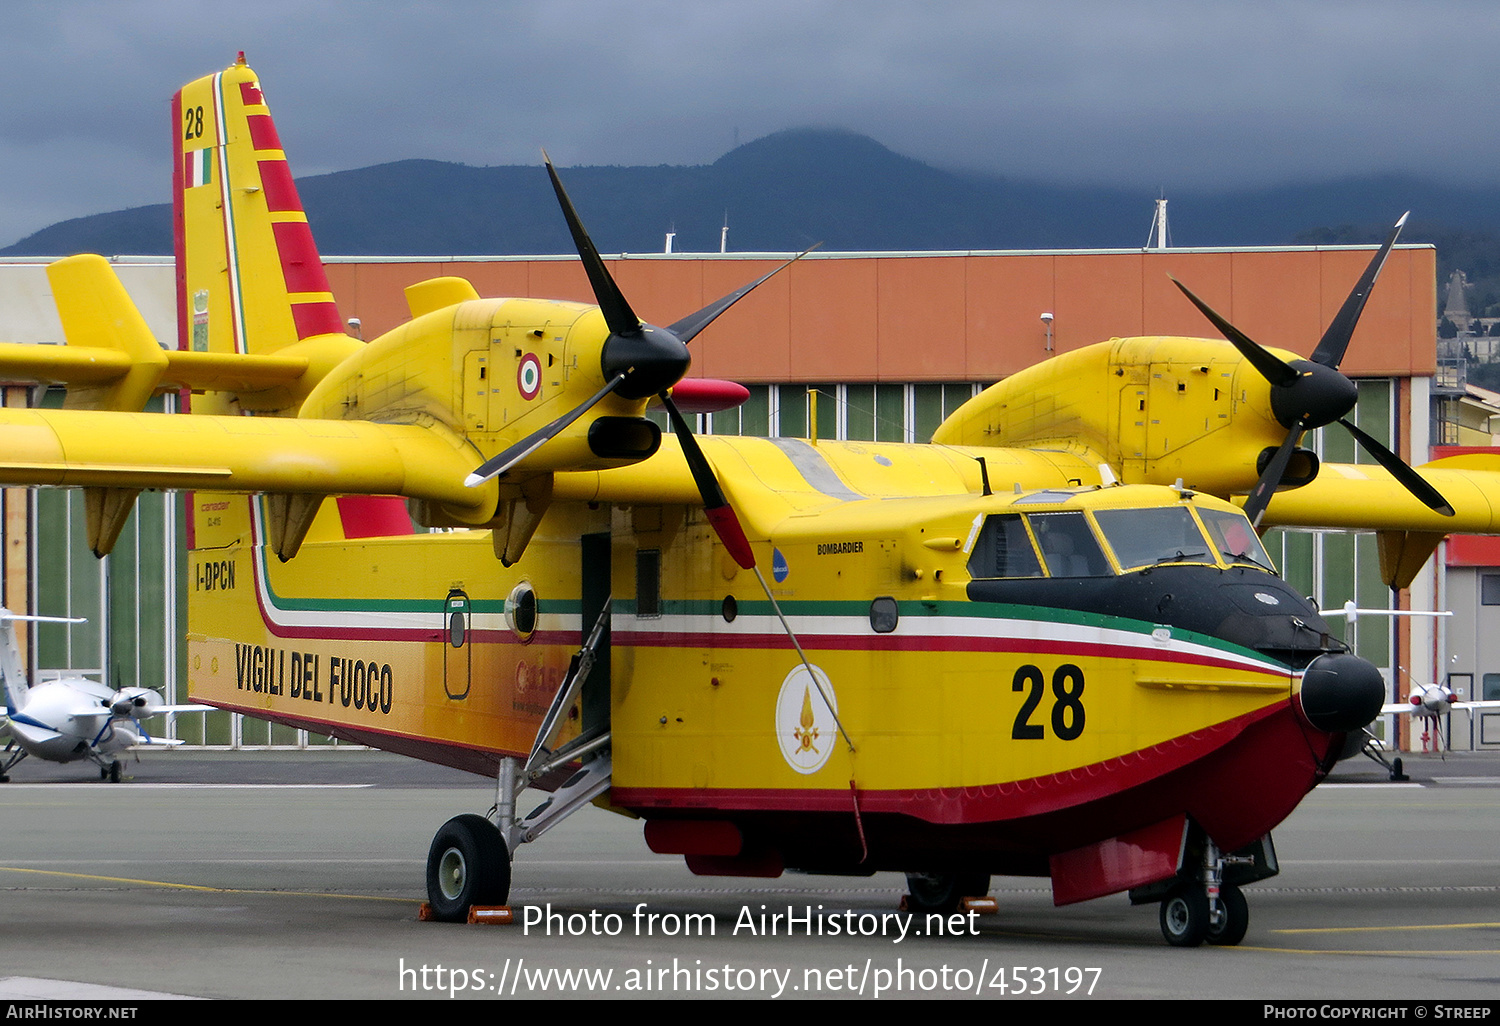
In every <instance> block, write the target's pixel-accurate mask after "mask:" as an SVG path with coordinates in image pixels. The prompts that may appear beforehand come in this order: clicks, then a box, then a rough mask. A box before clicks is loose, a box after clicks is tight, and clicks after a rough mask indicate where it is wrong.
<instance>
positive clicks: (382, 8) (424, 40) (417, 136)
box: [0, 0, 1500, 245]
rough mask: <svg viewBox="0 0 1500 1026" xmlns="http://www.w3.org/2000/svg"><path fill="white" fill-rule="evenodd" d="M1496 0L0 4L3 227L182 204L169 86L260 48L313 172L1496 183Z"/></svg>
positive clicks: (18, 0) (1177, 184) (296, 151)
mask: <svg viewBox="0 0 1500 1026" xmlns="http://www.w3.org/2000/svg"><path fill="white" fill-rule="evenodd" d="M1497 44H1500V3H1496V2H1495V0H1426V2H1423V0H1390V2H1381V0H1365V2H1352V0H1350V2H1341V0H1297V2H1288V3H1280V2H1262V0H1235V2H1218V0H1183V2H1174V0H1049V2H1046V3H1043V2H1040V0H1022V2H1009V0H949V2H945V0H924V2H920V3H918V2H905V0H453V2H438V0H431V2H425V3H417V2H396V0H365V2H358V3H355V2H332V0H327V2H320V0H252V2H245V0H239V2H237V3H223V2H219V0H190V2H181V0H45V2H32V0H4V2H3V6H0V84H3V93H0V245H8V244H9V243H11V242H14V241H16V240H17V239H19V238H21V237H22V236H24V235H27V234H29V233H30V232H32V231H35V230H37V229H39V228H41V227H44V226H46V225H48V224H51V223H53V222H55V221H58V220H61V219H63V218H67V217H75V216H80V215H83V214H92V213H98V212H101V211H106V210H117V209H121V208H124V207H130V206H139V205H141V204H145V203H158V202H166V201H167V200H168V199H169V189H168V175H169V164H170V161H169V152H170V151H169V146H170V141H171V137H170V136H169V135H168V132H169V130H170V128H171V126H170V125H169V124H168V120H169V119H168V109H169V108H168V105H169V103H170V100H171V96H172V94H173V93H174V92H175V91H176V89H177V88H178V87H179V86H180V85H182V84H183V83H184V82H187V81H189V80H191V79H193V78H197V77H199V76H201V75H205V74H208V73H211V72H213V71H217V70H220V69H222V68H223V67H224V66H226V65H228V64H229V63H231V62H232V61H233V59H234V56H235V52H236V51H237V50H244V51H245V53H246V55H247V59H248V61H249V63H250V66H251V67H252V68H254V69H255V70H256V72H257V73H258V74H259V76H260V80H261V84H262V86H263V88H264V90H265V94H266V97H267V100H268V102H269V103H270V105H271V111H272V113H273V115H274V116H275V118H276V122H277V126H278V128H279V129H280V133H281V138H282V141H283V143H284V144H285V145H286V148H287V153H288V157H289V159H290V161H291V165H292V170H293V173H294V174H297V175H299V176H305V175H311V174H318V173H321V172H326V171H336V170H342V169H345V168H352V167H362V166H366V165H369V164H376V163H382V162H384V161H389V160H398V159H402V158H407V157H430V158H435V159H441V160H453V161H460V162H463V163H467V164H476V165H489V164H519V163H536V162H537V161H538V149H539V147H541V146H543V145H545V146H546V147H547V149H548V151H549V152H550V153H551V155H552V157H553V159H554V161H556V162H557V163H558V164H559V165H562V166H566V165H572V164H698V163H708V162H711V161H713V160H714V159H716V158H718V157H719V156H721V155H722V154H723V153H724V152H726V151H727V150H729V149H730V148H732V147H733V146H734V144H735V142H736V140H738V141H741V142H748V141H750V140H752V139H755V138H758V137H760V136H762V135H766V134H768V133H770V132H774V131H776V130H778V129H782V128H788V127H793V126H800V125H819V126H830V127H842V128H849V129H853V130H855V131H859V132H863V133H865V134H867V135H870V136H873V137H874V138H875V139H877V140H879V141H880V142H882V143H884V144H885V145H887V146H889V147H890V148H891V149H894V150H896V151H897V152H900V153H904V154H907V155H910V156H914V157H918V158H921V159H923V160H926V161H927V162H929V163H933V164H937V165H940V166H946V167H956V168H973V169H980V170H984V171H990V172H994V173H999V174H1004V175H1009V176H1013V177H1024V178H1043V179H1052V180H1066V181H1070V182H1089V183H1099V184H1112V185H1122V186H1129V187H1139V188H1141V189H1142V190H1144V191H1147V192H1150V193H1152V194H1154V192H1155V190H1156V189H1157V188H1158V187H1164V188H1165V189H1166V190H1167V193H1168V196H1170V195H1171V191H1172V190H1173V189H1174V188H1182V189H1187V188H1200V187H1211V186H1214V185H1223V186H1242V185H1271V184H1275V183H1277V182H1281V181H1288V180H1293V179H1308V178H1315V179H1316V178H1325V179H1326V178H1333V177H1338V176H1342V175H1349V174H1360V173H1366V172H1372V171H1399V172H1413V173H1417V174H1421V175H1424V176H1427V177H1431V178H1437V179H1443V180H1450V181H1458V182H1467V183H1472V182H1485V183H1491V184H1500V104H1497V102H1496V95H1497V93H1500V71H1497V67H1496V62H1497V60H1500V45H1497Z"/></svg>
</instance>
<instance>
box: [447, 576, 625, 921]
mask: <svg viewBox="0 0 1500 1026" xmlns="http://www.w3.org/2000/svg"><path fill="white" fill-rule="evenodd" d="M608 622H609V603H608V602H606V603H605V604H604V611H603V612H601V613H600V614H599V618H598V620H597V621H596V622H595V624H594V629H593V631H592V632H590V634H589V638H588V641H586V642H585V643H584V646H583V648H582V650H580V651H579V653H578V655H577V656H575V657H574V659H573V664H572V666H570V667H569V669H568V675H567V677H566V678H565V679H564V680H563V682H562V684H561V686H559V687H558V689H557V694H556V695H555V696H554V697H553V699H552V706H551V708H549V709H548V710H547V715H546V716H544V717H543V718H542V725H541V727H540V728H539V729H538V730H537V735H536V741H535V743H534V744H533V745H532V748H531V755H530V756H529V757H528V758H527V759H526V761H525V763H522V762H521V760H520V759H517V758H513V757H510V756H506V757H505V758H503V759H501V760H500V770H499V774H498V781H497V784H496V797H495V804H494V806H493V807H491V809H490V812H489V816H488V817H486V816H476V815H473V814H469V815H464V816H455V817H454V818H452V819H450V820H449V821H448V822H446V823H444V824H443V826H442V828H441V829H439V830H438V832H437V835H436V836H435V837H433V839H432V846H431V847H430V848H429V849H428V851H427V906H428V914H429V915H430V917H431V918H433V919H437V920H440V921H442V922H445V923H460V922H463V921H464V920H465V919H467V918H468V915H469V909H470V908H471V907H473V906H476V905H477V906H495V905H504V904H505V903H506V899H507V898H509V896H510V860H511V856H512V854H513V853H514V852H515V850H516V847H517V846H518V845H522V844H526V843H527V842H529V841H534V840H536V839H537V838H538V837H540V836H541V835H542V834H544V833H546V832H547V831H548V830H550V829H552V828H553V827H554V826H556V825H557V824H558V823H561V822H562V821H563V820H564V819H566V818H567V817H568V816H570V815H572V814H573V813H574V812H576V811H578V810H579V809H581V808H583V806H585V805H587V804H588V803H589V802H591V801H593V800H594V798H596V797H598V796H599V795H600V794H602V793H603V792H604V791H606V790H608V788H609V785H610V780H611V779H612V776H613V762H612V760H611V758H610V748H609V742H610V734H609V731H608V730H597V731H593V732H587V733H584V734H581V735H579V736H578V737H576V738H574V739H573V740H571V741H569V742H567V743H566V744H564V745H562V746H561V747H559V748H557V749H555V750H554V749H551V748H549V747H548V746H549V745H551V744H552V743H553V742H554V740H555V735H556V734H557V731H558V727H560V726H561V725H562V723H563V722H565V720H566V718H567V712H568V710H569V709H570V708H571V707H572V705H573V701H574V699H575V698H577V696H578V694H579V692H580V690H581V689H582V687H583V682H584V681H585V680H586V679H587V678H588V675H589V670H591V669H592V668H593V665H594V653H595V652H596V651H597V650H598V646H599V643H600V640H601V639H602V638H603V636H604V626H605V625H606V624H607V623H608ZM581 760H587V761H584V762H583V765H582V767H581V768H580V769H578V770H577V771H576V772H575V773H574V774H573V775H572V776H570V777H569V778H568V779H567V780H566V781H564V782H563V784H562V786H561V787H559V788H557V789H556V790H555V791H553V792H552V796H551V797H550V798H548V799H547V800H546V801H544V802H542V803H541V804H540V805H538V806H537V807H536V808H534V809H532V810H531V811H530V812H529V813H527V814H526V815H525V816H522V817H520V818H519V819H518V818H517V817H516V795H517V794H518V793H519V792H520V791H522V790H523V789H525V788H526V787H528V786H530V785H531V784H534V783H536V782H537V781H538V780H540V779H541V778H542V777H544V776H546V775H547V774H549V773H551V772H553V771H555V770H557V769H560V768H562V767H564V766H567V765H568V764H569V763H572V762H577V761H581Z"/></svg>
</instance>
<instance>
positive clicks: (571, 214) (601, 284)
mask: <svg viewBox="0 0 1500 1026" xmlns="http://www.w3.org/2000/svg"><path fill="white" fill-rule="evenodd" d="M542 159H543V161H544V162H545V163H546V167H547V175H548V177H549V178H550V179H551V180H552V189H553V192H555V193H556V194H557V202H558V204H559V206H561V207H562V211H563V217H564V218H566V219H567V222H568V231H569V232H570V233H572V236H573V245H574V246H575V247H576V248H577V250H578V256H579V259H580V260H582V261H583V267H584V271H585V273H587V275H588V279H589V285H590V287H591V288H592V289H593V292H594V299H595V301H596V302H597V303H598V305H599V309H600V311H601V312H602V313H603V314H604V322H605V324H606V325H607V326H608V327H609V337H608V338H607V339H605V342H604V346H603V348H602V352H601V356H600V369H601V370H602V372H603V376H604V379H605V385H604V387H603V388H601V389H599V391H597V392H595V393H594V394H593V395H591V396H590V397H589V398H588V399H586V400H584V401H583V402H582V403H580V404H579V405H578V406H575V407H574V408H573V409H571V410H569V411H568V412H567V413H565V414H563V415H562V416H561V417H558V418H556V419H555V420H553V421H551V422H550V423H548V424H546V425H545V426H543V427H541V428H539V429H538V430H536V431H533V432H532V433H531V434H529V435H527V436H526V437H525V438H523V439H521V440H520V441H518V442H516V443H515V444H513V445H511V446H510V447H508V448H507V449H506V450H505V451H504V452H501V453H499V454H497V455H495V456H492V457H490V458H489V459H487V460H485V461H484V463H482V464H481V465H480V466H479V467H478V468H477V469H475V471H474V473H472V474H470V475H469V476H468V477H467V478H465V479H464V483H465V484H466V485H468V486H469V487H474V486H476V485H480V484H483V483H484V482H485V481H488V480H489V479H490V478H492V477H495V476H497V475H499V474H503V473H505V472H506V471H507V470H509V469H510V468H511V467H513V466H515V465H516V464H517V463H519V462H520V461H521V460H523V459H525V458H526V457H527V456H529V455H530V454H531V453H533V452H535V451H536V450H537V449H539V448H541V447H542V446H543V445H545V444H546V443H547V442H548V441H549V440H551V439H552V438H554V437H556V436H557V435H558V434H559V433H561V432H562V431H563V430H565V429H566V428H567V427H568V425H570V424H572V423H573V422H574V421H575V420H577V419H578V418H579V417H581V416H583V415H584V414H585V413H587V412H588V411H589V410H590V409H592V408H593V407H594V406H595V405H597V404H598V403H600V402H601V401H603V400H604V398H605V397H606V396H608V395H611V394H614V395H619V396H621V397H623V398H625V399H645V398H646V397H648V396H651V395H660V397H661V400H662V403H663V404H664V405H665V406H666V409H667V416H668V417H669V418H670V419H671V422H672V430H673V431H674V432H676V434H677V437H678V440H679V441H680V443H681V445H682V453H683V456H684V458H685V459H686V460H687V463H688V469H689V470H690V471H691V472H692V475H693V481H694V483H696V484H697V486H698V493H699V495H701V496H702V498H703V507H704V512H705V513H706V514H707V515H708V521H709V523H710V524H711V525H712V526H713V528H714V531H715V533H717V534H718V536H719V539H720V540H721V541H722V542H723V543H724V546H725V548H727V549H728V550H729V552H730V554H731V555H732V556H733V557H734V559H735V561H736V562H737V563H739V565H740V566H741V567H743V568H745V569H747V570H748V569H752V568H754V566H755V556H754V554H753V552H752V551H751V549H750V543H749V541H748V540H747V539H746V538H745V532H744V529H743V528H742V527H741V526H740V522H739V518H738V517H736V516H735V514H734V510H733V509H732V508H731V507H730V505H729V502H728V500H727V499H726V498H725V497H724V491H723V489H722V488H720V487H719V482H718V478H717V477H716V476H715V475H714V471H713V467H712V465H711V464H710V463H709V462H708V458H707V457H706V456H704V454H703V450H702V448H701V447H700V446H699V445H698V442H697V439H695V438H694V437H693V432H692V429H691V428H689V427H688V425H687V422H686V421H685V420H683V418H682V414H681V413H680V412H679V411H678V409H677V406H676V404H675V403H673V402H672V400H671V397H670V395H669V394H668V392H669V390H670V389H671V387H672V386H673V385H675V384H676V383H677V382H678V381H680V380H682V377H683V375H684V374H686V373H687V370H688V366H689V364H690V363H691V358H690V357H689V356H688V351H687V344H688V343H689V342H690V341H692V340H693V338H694V337H695V336H696V335H697V334H698V333H699V332H701V331H702V330H703V329H704V328H706V327H708V326H709V325H710V324H712V323H713V321H714V319H715V318H717V317H718V316H719V315H720V314H722V313H723V312H724V311H725V310H728V309H729V308H730V307H731V306H733V305H734V304H735V303H737V302H738V301H739V300H741V299H743V298H744V297H745V296H747V295H749V294H750V293H751V292H752V291H753V290H754V289H755V288H756V287H757V286H759V285H761V284H762V283H764V282H765V281H767V280H768V279H770V278H771V277H773V276H774V275H776V274H777V273H778V272H780V271H782V270H783V269H785V268H786V267H788V266H789V265H791V264H793V263H795V262H796V261H798V260H800V259H802V258H803V257H804V256H806V255H807V254H808V253H811V252H812V251H813V250H814V249H816V248H817V246H813V247H811V248H809V249H807V250H804V251H803V252H801V253H799V254H797V255H796V256H794V257H792V258H791V259H790V260H788V261H787V262H786V263H784V264H782V265H781V266H780V267H777V268H776V269H775V270H773V271H771V272H770V273H769V274H765V275H762V276H761V277H759V278H757V279H756V280H755V281H753V282H751V283H750V284H748V285H745V286H744V287H742V288H739V289H736V290H735V291H733V292H731V293H729V295H727V296H724V297H722V298H720V299H717V300H715V301H714V302H712V303H710V304H708V305H707V306H705V307H704V308H703V309H701V310H699V311H697V312H696V313H691V314H689V315H688V316H686V317H684V318H682V319H681V320H680V321H677V322H676V323H675V324H673V325H672V326H671V327H669V328H661V327H657V326H656V325H652V324H646V323H644V322H643V321H642V320H641V319H640V318H639V317H637V316H636V313H635V311H634V310H632V309H631V307H630V303H629V301H628V300H626V298H625V295H624V293H622V292H621V291H620V288H619V286H618V285H616V284H615V280H614V277H613V276H612V275H611V274H610V273H609V268H608V267H606V266H605V263H604V259H603V258H602V257H601V256H600V255H599V251H598V249H596V248H595V246H594V243H593V240H591V239H590V238H589V234H588V231H587V230H586V229H585V228H584V227H583V222H582V220H580V219H579V217H578V212H577V211H576V210H575V209H574V207H573V203H572V201H571V200H570V199H569V198H568V193H567V190H566V189H564V188H563V184H562V179H561V178H559V177H558V174H557V169H556V168H554V167H553V166H552V161H551V160H550V159H548V158H547V154H546V151H543V153H542Z"/></svg>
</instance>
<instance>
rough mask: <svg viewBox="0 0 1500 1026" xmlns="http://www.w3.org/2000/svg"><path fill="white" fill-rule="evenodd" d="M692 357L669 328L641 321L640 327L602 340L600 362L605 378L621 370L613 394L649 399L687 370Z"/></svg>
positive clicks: (665, 388)
mask: <svg viewBox="0 0 1500 1026" xmlns="http://www.w3.org/2000/svg"><path fill="white" fill-rule="evenodd" d="M692 362H693V358H692V356H691V355H690V354H689V353H688V347H687V346H686V344H684V343H683V341H682V340H681V339H680V338H678V337H677V336H676V335H675V334H674V333H673V332H672V331H670V330H669V329H667V328H659V327H657V326H656V325H654V324H642V325H641V328H640V330H639V331H635V332H627V333H624V334H613V333H612V334H611V335H610V336H609V338H608V339H606V340H605V342H604V349H603V352H602V353H601V354H600V359H599V365H600V369H601V370H602V371H603V372H604V380H605V381H609V380H610V379H611V378H613V377H615V376H616V375H617V374H624V375H625V380H624V381H621V382H620V384H619V386H618V387H616V389H615V394H616V395H618V396H621V397H622V398H625V399H649V398H650V397H651V396H653V395H656V394H657V393H659V392H663V391H665V390H667V389H669V388H671V387H672V386H673V385H675V384H677V382H679V381H681V380H682V378H683V376H684V375H685V374H687V372H688V367H690V366H691V365H692Z"/></svg>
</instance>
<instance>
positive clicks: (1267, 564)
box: [1198, 508, 1276, 573]
mask: <svg viewBox="0 0 1500 1026" xmlns="http://www.w3.org/2000/svg"><path fill="white" fill-rule="evenodd" d="M1198 515H1199V516H1200V517H1202V518H1203V526H1204V527H1207V528H1208V536H1209V537H1210V538H1212V539H1213V540H1214V545H1215V546H1217V547H1218V550H1219V556H1220V557H1221V558H1222V559H1223V560H1224V562H1226V563H1250V564H1253V565H1254V566H1258V567H1260V568H1261V569H1262V570H1270V571H1272V572H1273V573H1274V572H1275V569H1276V568H1275V567H1274V566H1273V565H1272V564H1271V557H1270V556H1269V555H1268V554H1267V553H1266V550H1265V547H1264V546H1263V545H1261V543H1260V538H1259V537H1258V536H1257V535H1256V533H1255V528H1253V527H1251V526H1250V521H1249V520H1246V519H1245V515H1244V514H1243V513H1225V512H1223V511H1221V510H1216V509H1201V508H1200V509H1199V510H1198Z"/></svg>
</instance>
